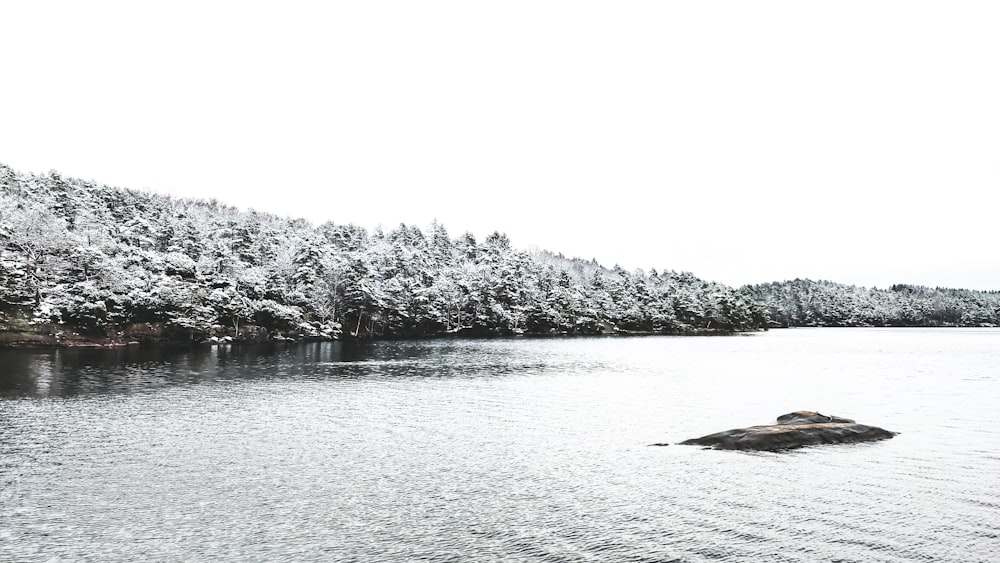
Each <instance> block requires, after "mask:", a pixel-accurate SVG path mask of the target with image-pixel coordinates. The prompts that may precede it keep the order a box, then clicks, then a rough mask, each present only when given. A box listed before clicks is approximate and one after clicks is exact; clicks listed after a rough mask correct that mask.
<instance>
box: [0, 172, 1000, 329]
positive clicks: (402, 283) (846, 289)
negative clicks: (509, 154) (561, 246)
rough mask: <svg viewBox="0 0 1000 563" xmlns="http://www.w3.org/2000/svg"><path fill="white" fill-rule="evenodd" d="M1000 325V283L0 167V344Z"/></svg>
mask: <svg viewBox="0 0 1000 563" xmlns="http://www.w3.org/2000/svg"><path fill="white" fill-rule="evenodd" d="M996 325H1000V292H997V291H989V292H984V291H973V290H963V289H945V288H928V287H922V286H913V285H904V284H899V285H893V286H891V287H889V288H886V289H876V288H865V287H857V286H851V285H844V284H838V283H833V282H829V281H811V280H803V279H796V280H793V281H784V282H774V283H770V284H760V285H746V286H743V287H739V288H734V287H729V286H726V285H723V284H719V283H714V282H710V281H705V280H702V279H699V278H698V277H696V276H695V275H693V274H691V273H687V272H674V271H657V270H650V271H649V272H645V271H642V270H637V271H632V272H630V271H626V270H624V269H623V268H620V267H617V266H615V267H613V268H606V267H603V266H601V265H600V264H598V263H597V262H596V261H594V260H590V261H587V260H580V259H569V258H566V257H564V256H562V255H561V254H555V253H552V252H548V251H533V252H527V251H523V250H518V249H516V248H513V247H512V246H511V244H510V241H509V239H508V238H507V236H506V235H504V234H502V233H499V232H494V233H493V234H491V235H489V236H487V237H485V239H483V240H481V241H478V240H476V238H475V237H474V236H473V235H471V234H469V233H465V234H463V235H461V236H458V237H453V236H451V235H450V234H449V233H448V232H447V230H446V229H445V227H444V226H443V225H441V224H439V223H437V222H433V223H431V225H430V226H429V227H428V228H427V229H426V230H421V229H420V228H418V227H415V226H408V225H399V226H397V227H395V228H393V229H391V230H389V231H383V230H381V229H375V230H374V231H373V232H369V231H368V230H366V229H364V228H362V227H358V226H355V225H351V224H335V223H333V222H327V223H323V224H322V225H319V226H314V225H312V224H310V223H309V222H307V221H305V220H302V219H291V218H285V217H278V216H275V215H272V214H268V213H263V212H258V211H252V210H251V211H241V210H239V209H237V208H235V207H232V206H228V205H225V204H223V203H220V202H218V201H214V200H211V201H205V200H192V199H179V198H172V197H169V196H163V195H158V194H152V193H148V192H143V191H136V190H131V189H124V188H118V187H110V186H106V185H99V184H96V183H94V182H91V181H83V180H78V179H73V178H66V177H63V176H62V175H60V174H59V173H57V172H49V173H47V174H44V175H36V174H24V173H19V172H17V171H15V170H13V169H11V168H10V167H8V166H5V165H2V164H0V345H5V344H6V345H31V344H36V345H82V344H105V345H107V344H124V343H128V342H139V341H183V342H206V341H209V342H217V341H230V340H254V341H261V340H302V339H337V338H409V337H423V336H435V335H446V334H463V335H508V334H538V335H541V334H615V333H619V334H634V333H639V334H651V333H657V334H706V333H732V332H743V331H755V330H762V329H767V328H770V327H779V326H780V327H791V326H996Z"/></svg>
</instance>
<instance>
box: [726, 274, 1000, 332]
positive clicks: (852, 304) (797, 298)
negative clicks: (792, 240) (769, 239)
mask: <svg viewBox="0 0 1000 563" xmlns="http://www.w3.org/2000/svg"><path fill="white" fill-rule="evenodd" d="M744 290H747V291H748V292H749V294H750V295H752V296H753V297H754V299H756V300H758V301H759V302H761V303H763V304H764V305H765V306H766V307H767V311H768V316H769V317H770V318H771V320H772V322H773V324H774V325H775V326H965V327H978V326H997V325H1000V292H997V291H971V290H968V289H947V288H933V289H932V288H928V287H922V286H914V285H905V284H897V285H893V286H891V287H889V288H888V289H875V288H865V287H857V286H853V285H844V284H839V283H834V282H829V281H811V280H800V279H797V280H794V281H786V282H780V283H779V282H775V283H769V284H761V285H754V286H748V287H745V288H744Z"/></svg>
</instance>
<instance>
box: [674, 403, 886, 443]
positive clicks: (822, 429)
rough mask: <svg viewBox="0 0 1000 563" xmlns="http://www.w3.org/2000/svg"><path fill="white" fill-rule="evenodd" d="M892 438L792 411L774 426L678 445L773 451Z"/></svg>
mask: <svg viewBox="0 0 1000 563" xmlns="http://www.w3.org/2000/svg"><path fill="white" fill-rule="evenodd" d="M895 435H896V432H890V431H888V430H885V429H883V428H879V427H877V426H868V425H865V424H858V423H857V422H854V421H853V420H851V419H849V418H840V417H838V416H827V415H825V414H820V413H818V412H812V411H796V412H792V413H788V414H783V415H781V416H779V417H778V423H777V424H771V425H767V426H751V427H749V428H734V429H733V430H726V431H725V432H717V433H715V434H709V435H708V436H702V437H701V438H692V439H690V440H684V441H683V442H681V445H687V446H705V447H707V448H712V449H716V450H758V451H775V450H788V449H792V448H801V447H803V446H813V445H817V444H843V443H849V442H873V441H875V440H886V439H888V438H892V437H893V436H895Z"/></svg>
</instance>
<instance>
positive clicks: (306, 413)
mask: <svg viewBox="0 0 1000 563" xmlns="http://www.w3.org/2000/svg"><path fill="white" fill-rule="evenodd" d="M998 366H1000V331H998V330H991V329H969V330H964V329H927V330H924V329H794V330H783V331H771V332H769V333H762V334H755V335H747V336H734V337H643V338H564V339H525V338H514V339H499V340H429V341H410V342H380V343H374V344H366V345H350V346H349V345H346V344H341V343H322V344H299V345H287V346H270V347H239V346H229V347H225V346H223V347H203V348H178V349H169V348H128V349H120V350H49V351H37V350H36V351H25V350H0V395H2V398H0V560H10V561H50V560H136V559H151V560H171V561H182V560H183V561H198V560H205V561H212V560H227V561H228V560H244V561H275V560H323V561H385V560H407V561H411V560H426V561H450V560H455V561H458V560H500V559H502V560H514V561H519V560H524V561H671V560H674V561H745V560H750V559H757V560H768V561H817V560H840V561H956V562H958V561H963V562H964V561H993V560H997V559H1000V518H998V517H997V515H998V514H1000V511H998V509H1000V477H998V475H1000V414H998V408H997V405H998V404H1000V381H998V380H1000V374H998V372H1000V368H998ZM798 409H812V410H819V411H822V412H824V413H830V414H837V415H841V416H847V417H851V418H856V419H858V420H859V421H861V422H865V423H870V424H876V425H879V426H883V427H886V428H889V429H891V430H895V431H899V432H901V434H900V435H899V436H897V437H896V438H894V439H892V440H889V441H884V442H876V443H870V444H854V445H840V446H829V447H821V448H806V449H801V450H796V451H793V452H785V453H747V452H721V451H710V450H702V449H698V448H693V447H683V446H669V447H665V448H663V447H649V446H648V444H650V443H653V442H671V443H674V442H678V441H680V440H683V439H685V438H690V437H694V436H700V435H703V434H707V433H710V432H714V431H718V430H723V429H726V428H731V427H735V426H744V425H748V424H758V423H767V422H769V421H770V420H771V419H773V418H774V417H775V416H777V415H779V414H782V413H785V412H788V411H791V410H798Z"/></svg>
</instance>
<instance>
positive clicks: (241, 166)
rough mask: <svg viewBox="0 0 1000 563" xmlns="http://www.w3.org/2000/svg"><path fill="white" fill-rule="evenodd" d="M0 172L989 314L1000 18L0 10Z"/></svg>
mask: <svg viewBox="0 0 1000 563" xmlns="http://www.w3.org/2000/svg"><path fill="white" fill-rule="evenodd" d="M0 22H2V24H0V63H2V64H0V72H2V74H0V162H4V163H6V164H8V165H10V166H12V167H14V168H15V169H18V170H22V171H26V172H44V171H47V170H49V169H56V170H59V171H60V172H62V173H64V174H66V175H71V176H76V177H82V178H86V179H94V180H97V181H98V182H101V183H107V184H112V185H119V186H125V187H131V188H139V189H143V188H145V189H149V190H152V191H156V192H161V193H172V194H176V195H178V196H197V197H206V198H208V197H214V198H217V199H219V200H222V201H225V202H227V203H230V204H233V205H237V206H240V207H244V208H247V207H253V208H256V209H260V210H264V211H270V212H274V213H278V214H281V215H293V216H301V217H306V218H308V219H310V220H312V221H314V222H317V223H319V222H322V221H325V220H328V219H329V220H333V221H335V222H338V223H348V222H352V223H357V224H361V225H365V226H368V227H373V226H375V225H377V224H380V223H381V224H382V225H383V226H384V227H385V228H387V229H388V228H391V227H393V226H395V225H396V224H398V223H399V222H406V223H408V224H416V225H418V226H421V227H424V226H426V225H427V224H429V223H430V221H431V220H432V219H434V218H436V219H438V220H439V221H441V222H442V223H443V224H444V225H445V226H446V227H447V228H448V229H449V232H450V233H451V234H452V235H459V234H461V233H462V232H463V231H465V230H470V231H472V232H473V233H475V234H476V235H477V236H479V237H482V236H485V235H486V234H488V233H489V232H492V231H493V230H500V231H505V232H507V233H508V235H510V237H511V239H512V241H513V242H514V243H515V245H517V246H520V247H523V248H527V247H531V246H537V247H541V248H547V249H550V250H553V251H561V252H563V253H565V254H567V255H570V256H579V257H583V258H587V259H589V258H592V257H596V258H597V260H598V261H599V262H601V263H603V264H605V265H607V266H612V265H614V264H616V263H618V264H621V265H622V266H624V267H626V268H629V269H632V268H638V267H642V268H646V269H649V268H657V269H675V270H688V271H692V272H694V273H695V274H697V275H699V276H701V277H704V278H707V279H712V280H717V281H721V282H725V283H729V284H733V285H739V284H743V283H752V282H762V281H773V280H782V279H790V278H795V277H809V278H813V279H831V280H834V281H841V282H846V283H855V284H861V285H867V286H871V285H877V286H879V287H885V286H887V285H889V284H891V283H894V282H908V283H917V284H925V285H945V286H953V287H956V286H957V287H970V288H981V289H1000V261H998V259H997V252H996V248H997V245H996V243H997V239H998V237H997V236H996V234H995V232H996V228H995V223H996V222H997V210H998V209H1000V207H998V205H997V198H998V195H997V194H998V188H1000V32H998V30H1000V2H993V1H985V2H962V1H954V0H953V1H948V2H940V1H939V2H922V1H915V0H906V1H898V2H897V1H893V2H885V1H877V0H864V1H838V2H808V1H804V0H793V1H787V2H760V1H758V2H746V1H734V2H723V1H717V2H702V1H695V2H664V1H653V2H622V1H607V2H592V1H590V2H589V1H583V0H575V1H569V2H546V1H543V0H531V1H524V2H522V1H514V0H504V1H503V2H476V1H471V0H463V1H455V2H439V1H419V2H417V1H400V2H385V1H377V0H360V1H358V0H355V1H350V2H290V1H282V2H271V3H262V2H232V3H223V2H207V1H197V2H181V1H172V2H160V3H158V5H157V6H156V7H153V3H151V2H135V1H126V2H97V1H87V2H78V1H74V2H48V1H40V0H34V1H31V2H5V3H4V6H3V7H2V8H0Z"/></svg>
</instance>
